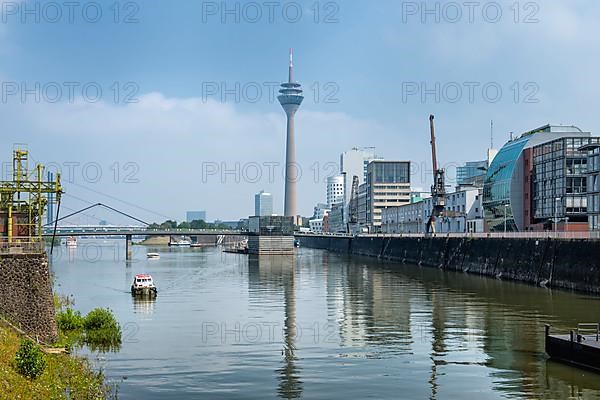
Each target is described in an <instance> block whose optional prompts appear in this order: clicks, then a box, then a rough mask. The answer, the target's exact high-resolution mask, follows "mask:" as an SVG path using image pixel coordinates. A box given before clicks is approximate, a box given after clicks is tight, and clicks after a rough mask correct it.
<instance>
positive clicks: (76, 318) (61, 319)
mask: <svg viewBox="0 0 600 400" xmlns="http://www.w3.org/2000/svg"><path fill="white" fill-rule="evenodd" d="M56 321H57V323H58V328H59V329H60V330H61V331H63V332H71V331H77V330H79V329H81V328H83V317H82V316H81V313H80V312H79V311H73V310H72V309H70V308H67V310H66V311H61V312H59V313H58V315H57V317H56Z"/></svg>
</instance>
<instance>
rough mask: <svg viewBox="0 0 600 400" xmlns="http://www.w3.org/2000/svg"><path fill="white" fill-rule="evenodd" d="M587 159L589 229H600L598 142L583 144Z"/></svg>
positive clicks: (599, 145) (599, 153)
mask: <svg viewBox="0 0 600 400" xmlns="http://www.w3.org/2000/svg"><path fill="white" fill-rule="evenodd" d="M582 150H584V151H587V152H588V159H587V212H588V226H589V230H590V231H600V144H598V143H595V144H589V145H587V146H583V148H582Z"/></svg>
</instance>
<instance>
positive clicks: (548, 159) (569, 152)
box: [532, 137, 598, 223]
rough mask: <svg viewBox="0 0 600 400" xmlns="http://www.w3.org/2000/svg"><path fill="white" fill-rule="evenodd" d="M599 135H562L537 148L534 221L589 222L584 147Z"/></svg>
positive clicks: (596, 141)
mask: <svg viewBox="0 0 600 400" xmlns="http://www.w3.org/2000/svg"><path fill="white" fill-rule="evenodd" d="M591 143H598V138H592V137H589V138H581V137H578V138H572V137H568V138H561V139H557V140H553V141H551V142H548V143H544V144H540V145H538V146H535V147H534V148H533V179H532V180H533V203H534V204H533V209H534V214H533V218H534V222H535V223H541V222H545V221H548V220H551V219H555V218H556V219H565V218H569V222H587V210H588V204H587V191H588V188H587V187H588V178H587V175H586V173H587V166H588V159H587V158H588V157H587V153H586V152H585V151H582V150H580V148H581V147H582V146H584V145H588V144H591Z"/></svg>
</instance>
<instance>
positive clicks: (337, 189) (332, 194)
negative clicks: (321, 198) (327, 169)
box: [327, 174, 346, 207]
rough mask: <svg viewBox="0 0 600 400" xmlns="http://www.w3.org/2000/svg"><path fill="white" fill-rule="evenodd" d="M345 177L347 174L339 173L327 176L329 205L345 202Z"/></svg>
mask: <svg viewBox="0 0 600 400" xmlns="http://www.w3.org/2000/svg"><path fill="white" fill-rule="evenodd" d="M345 177H346V175H345V174H339V175H335V176H330V177H328V178H327V204H329V207H333V205H334V204H338V203H340V204H341V203H343V202H344V187H345V185H344V181H345Z"/></svg>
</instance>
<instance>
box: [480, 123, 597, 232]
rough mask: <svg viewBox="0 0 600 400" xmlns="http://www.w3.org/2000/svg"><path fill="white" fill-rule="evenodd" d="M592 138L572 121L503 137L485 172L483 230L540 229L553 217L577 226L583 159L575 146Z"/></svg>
mask: <svg viewBox="0 0 600 400" xmlns="http://www.w3.org/2000/svg"><path fill="white" fill-rule="evenodd" d="M597 142H598V138H593V137H592V136H591V133H589V132H583V131H582V130H581V129H579V128H578V127H576V126H553V125H545V126H542V127H540V128H538V129H534V130H532V131H529V132H526V133H524V134H523V135H521V136H520V137H518V138H516V139H514V140H510V141H509V142H508V143H506V144H505V145H504V146H503V147H502V149H501V150H500V151H499V152H498V155H497V156H496V157H495V158H494V160H493V161H492V163H491V165H490V167H489V168H488V171H487V174H486V177H485V183H484V190H483V208H484V212H485V224H486V231H489V232H499V231H500V232H501V231H504V230H506V231H525V230H543V229H548V228H549V227H548V224H550V225H552V224H553V222H552V221H554V220H555V219H560V220H561V221H562V223H561V224H557V226H556V227H555V228H556V229H559V230H581V229H582V227H583V226H584V222H585V223H586V225H587V216H585V217H584V215H586V212H587V199H586V198H585V195H584V194H583V193H581V191H584V190H585V188H584V183H583V179H582V177H583V174H585V171H586V168H587V166H586V165H583V164H582V162H585V163H586V164H587V161H583V160H585V152H583V151H580V150H578V149H579V148H580V147H582V146H584V145H586V144H589V143H597ZM584 193H585V191H584ZM567 218H569V219H568V220H567ZM550 228H552V226H550Z"/></svg>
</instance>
